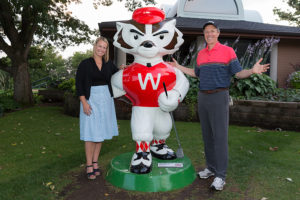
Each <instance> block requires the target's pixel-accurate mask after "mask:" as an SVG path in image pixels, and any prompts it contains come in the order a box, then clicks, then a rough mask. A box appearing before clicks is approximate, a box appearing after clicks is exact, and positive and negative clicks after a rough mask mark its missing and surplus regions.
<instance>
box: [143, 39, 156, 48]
mask: <svg viewBox="0 0 300 200" xmlns="http://www.w3.org/2000/svg"><path fill="white" fill-rule="evenodd" d="M141 46H143V47H145V48H151V47H153V46H154V43H153V42H152V41H150V40H146V41H144V42H143V43H142V44H141Z"/></svg>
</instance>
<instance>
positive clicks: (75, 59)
mask: <svg viewBox="0 0 300 200" xmlns="http://www.w3.org/2000/svg"><path fill="white" fill-rule="evenodd" d="M92 55H93V50H92V49H91V50H86V51H85V52H75V53H73V56H71V57H69V59H68V61H67V68H68V69H69V71H70V74H71V75H72V76H73V77H75V72H76V70H77V68H78V65H79V64H80V62H81V61H82V60H83V59H86V58H89V57H91V56H92Z"/></svg>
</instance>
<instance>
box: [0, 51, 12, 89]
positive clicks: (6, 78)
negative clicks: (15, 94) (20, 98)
mask: <svg viewBox="0 0 300 200" xmlns="http://www.w3.org/2000/svg"><path fill="white" fill-rule="evenodd" d="M0 63H3V64H4V65H9V64H10V63H11V61H10V59H8V58H7V57H2V58H0ZM12 88H13V82H12V78H11V77H10V74H9V73H8V72H6V71H3V70H1V69H0V90H9V89H12Z"/></svg>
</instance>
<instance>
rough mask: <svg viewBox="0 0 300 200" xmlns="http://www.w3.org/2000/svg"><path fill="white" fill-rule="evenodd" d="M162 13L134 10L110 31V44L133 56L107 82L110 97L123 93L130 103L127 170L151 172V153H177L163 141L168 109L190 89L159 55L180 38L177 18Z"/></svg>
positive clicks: (167, 132)
mask: <svg viewBox="0 0 300 200" xmlns="http://www.w3.org/2000/svg"><path fill="white" fill-rule="evenodd" d="M164 18H165V14H164V12H163V11H162V10H160V9H158V8H155V7H146V8H140V9H137V10H135V12H134V13H133V16H132V20H129V21H126V22H122V23H121V22H117V32H116V34H115V36H114V43H113V44H114V46H116V47H117V48H120V49H121V50H122V51H124V52H126V53H129V54H132V55H133V56H134V62H133V63H132V64H131V65H129V66H128V67H127V68H125V69H124V70H120V71H118V72H117V73H116V74H114V76H113V77H112V80H111V81H112V87H113V92H114V97H119V96H122V95H124V94H125V96H126V97H127V98H128V99H130V100H131V102H132V104H133V108H132V116H131V131H132V138H133V140H134V141H135V142H136V153H134V155H133V157H132V160H131V165H130V171H131V172H132V173H137V174H144V173H149V172H150V171H151V169H152V155H153V156H155V157H157V158H159V159H163V160H171V159H175V158H176V154H175V153H174V151H173V150H172V149H170V148H169V147H168V146H167V145H166V143H165V142H166V139H167V138H168V137H169V135H170V131H171V129H172V120H171V117H170V114H169V112H170V111H173V110H175V109H176V108H177V106H178V103H179V102H181V101H182V100H183V98H184V97H185V95H186V93H187V91H188V89H189V82H188V80H187V79H186V77H185V76H184V75H183V73H182V72H181V71H180V70H178V69H176V68H173V67H172V66H170V65H169V64H168V63H166V62H164V61H163V59H162V56H164V55H166V54H173V53H174V52H175V51H177V50H178V49H179V47H180V45H181V44H182V43H183V39H182V33H181V32H180V31H179V30H178V29H177V28H176V27H175V23H176V20H175V19H173V20H169V21H167V20H165V21H163V20H164ZM163 83H164V84H165V85H166V88H167V91H168V92H167V93H168V97H167V96H166V94H165V92H164V86H163ZM150 151H151V153H150ZM151 154H152V155H151Z"/></svg>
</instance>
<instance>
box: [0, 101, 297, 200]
mask: <svg viewBox="0 0 300 200" xmlns="http://www.w3.org/2000/svg"><path fill="white" fill-rule="evenodd" d="M0 124H1V130H0V141H1V146H0V167H1V173H0V191H1V192H0V199H15V200H27V199H28V200H29V199H30V200H31V199H68V198H67V197H66V196H62V195H64V194H65V193H63V192H62V191H63V189H64V187H66V186H67V185H68V184H70V183H71V182H72V181H74V182H76V180H75V179H76V177H77V176H78V175H79V176H82V174H83V173H84V171H85V169H84V163H85V153H84V145H83V143H82V142H81V141H80V140H79V138H78V135H79V119H78V118H74V117H70V116H67V115H63V114H62V108H60V107H45V106H35V107H32V108H29V109H24V110H21V111H18V112H13V113H9V114H7V115H6V116H5V117H2V118H0ZM118 125H119V131H120V134H119V136H118V137H114V138H113V139H112V140H107V141H105V146H104V147H103V149H101V155H100V158H99V159H100V160H99V161H100V163H101V165H100V168H101V170H102V174H103V175H105V174H106V173H107V171H108V169H109V164H110V162H111V159H112V158H114V157H115V156H118V155H120V153H121V152H130V151H134V149H135V146H134V143H133V142H132V137H131V130H130V122H129V121H128V120H119V121H118ZM176 128H177V130H178V133H179V134H180V135H179V137H180V139H182V140H181V145H182V148H183V150H184V154H185V156H187V157H188V158H189V159H190V160H191V162H192V164H193V166H194V167H195V170H196V171H198V170H200V169H203V168H204V167H205V158H204V154H203V148H204V146H203V141H202V140H201V137H199V135H201V128H200V126H199V123H198V122H195V123H193V122H176ZM229 132H230V137H229V141H228V142H229V147H230V148H229V155H230V157H229V159H230V160H229V163H230V164H229V165H228V173H227V175H228V180H229V181H228V183H227V184H226V186H225V190H224V191H222V192H220V193H209V191H208V189H207V192H208V195H207V196H208V198H211V199H262V197H267V198H268V199H276V200H285V199H299V188H300V180H299V178H298V177H299V166H300V159H297V158H298V157H299V149H300V134H299V133H298V132H292V131H271V130H262V129H259V128H255V127H238V126H230V127H229ZM168 146H170V147H171V148H173V149H176V148H177V147H178V146H177V142H176V137H175V133H174V131H173V132H172V133H171V135H170V137H169V138H168ZM270 147H278V150H277V151H272V150H270ZM129 162H130V161H129ZM20 166H26V167H20ZM153 167H156V166H153ZM287 169H288V170H287ZM74 177H75V179H74ZM288 177H289V178H291V179H292V181H293V182H289V181H287V180H286V178H288ZM102 178H103V176H102ZM198 181H200V180H195V182H194V183H193V185H192V186H187V187H191V188H195V185H194V184H196V186H197V185H198V184H199V183H198ZM95 183H96V182H95ZM83 184H85V183H83ZM205 185H206V186H207V187H208V186H209V185H208V184H205ZM50 186H52V187H51V188H52V189H51V188H50ZM109 188H110V189H108V191H107V193H106V192H105V193H103V194H100V195H102V196H98V199H107V198H109V197H112V196H114V195H113V194H114V193H115V192H118V191H119V190H118V189H117V188H115V187H114V186H111V185H110V186H109ZM116 190H118V191H116ZM68 191H69V190H68ZM184 191H186V190H185V189H182V190H176V191H170V192H168V193H167V196H168V199H178V198H177V197H178V195H179V193H182V192H184ZM188 191H190V190H188ZM203 191H206V189H205V190H193V192H192V193H190V194H186V197H185V198H186V199H199V196H200V195H201V192H203ZM70 192H72V191H70ZM119 192H120V191H119ZM107 194H109V195H110V196H109V197H107ZM121 194H124V195H126V196H127V195H129V196H130V197H132V196H134V197H135V198H134V199H158V198H159V195H162V193H141V192H133V191H123V190H122V191H121ZM155 197H156V198H155ZM124 199H126V197H125V198H124ZM131 199H133V198H131ZM183 199H184V198H183Z"/></svg>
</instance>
